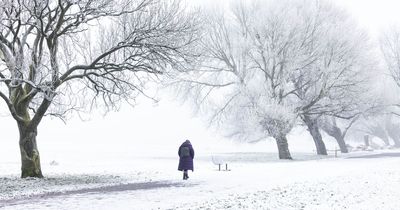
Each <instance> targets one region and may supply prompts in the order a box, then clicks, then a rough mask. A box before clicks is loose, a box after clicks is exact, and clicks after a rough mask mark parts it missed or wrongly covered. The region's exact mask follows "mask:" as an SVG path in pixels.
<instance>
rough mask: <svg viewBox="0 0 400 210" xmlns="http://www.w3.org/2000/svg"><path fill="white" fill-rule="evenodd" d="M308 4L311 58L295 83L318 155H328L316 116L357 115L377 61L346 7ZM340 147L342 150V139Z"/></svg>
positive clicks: (341, 116)
mask: <svg viewBox="0 0 400 210" xmlns="http://www.w3.org/2000/svg"><path fill="white" fill-rule="evenodd" d="M310 8H311V9H308V10H305V11H303V13H304V16H307V17H308V18H307V19H306V22H305V23H304V25H305V26H306V27H305V30H311V31H312V33H310V38H309V39H308V42H307V43H306V44H307V45H308V46H309V49H310V51H309V52H310V53H311V52H312V55H313V57H312V58H313V59H310V60H311V61H312V62H309V63H307V66H304V67H303V68H301V69H299V70H298V75H300V76H298V77H294V78H292V82H293V84H294V85H295V86H296V87H297V89H296V91H295V95H296V96H297V97H298V99H299V103H300V105H299V109H300V111H299V112H300V113H299V114H300V117H301V119H302V120H303V122H304V124H305V125H306V126H307V128H308V130H309V132H310V134H311V136H312V137H313V140H314V143H315V146H316V149H317V154H321V155H326V154H327V151H326V147H325V144H324V142H323V140H322V136H321V133H320V125H319V120H318V118H320V117H321V116H323V115H326V116H335V117H339V118H345V119H351V118H354V117H356V116H357V115H359V114H360V109H359V108H358V107H359V104H360V103H363V102H365V100H361V99H363V98H362V96H364V95H365V94H364V93H365V92H367V91H368V90H369V86H368V84H369V80H368V79H369V74H368V72H369V71H370V70H373V69H374V66H375V64H374V62H373V59H372V57H371V55H372V47H371V44H370V42H369V40H368V37H367V35H366V33H365V32H364V31H363V30H362V29H360V28H359V27H358V26H357V23H356V22H354V21H353V20H352V19H351V17H350V16H349V15H348V14H347V13H346V11H345V10H343V9H340V8H339V7H336V6H335V5H333V4H332V3H330V2H324V1H320V2H315V3H314V5H313V7H310ZM338 23H340V24H338ZM343 31H346V33H342V32H343ZM334 124H335V123H333V124H332V125H334ZM331 128H333V127H331ZM336 131H337V130H336ZM341 135H343V134H341ZM340 145H342V146H341V148H342V147H343V146H344V145H343V142H340ZM343 148H344V147H343Z"/></svg>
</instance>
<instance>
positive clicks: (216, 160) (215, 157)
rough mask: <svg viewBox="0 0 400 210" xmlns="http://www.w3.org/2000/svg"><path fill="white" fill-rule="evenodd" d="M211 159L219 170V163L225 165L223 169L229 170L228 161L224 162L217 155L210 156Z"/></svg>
mask: <svg viewBox="0 0 400 210" xmlns="http://www.w3.org/2000/svg"><path fill="white" fill-rule="evenodd" d="M211 160H212V162H213V163H214V165H218V171H221V165H225V171H230V170H228V162H226V161H225V160H224V159H223V158H221V157H218V156H212V157H211Z"/></svg>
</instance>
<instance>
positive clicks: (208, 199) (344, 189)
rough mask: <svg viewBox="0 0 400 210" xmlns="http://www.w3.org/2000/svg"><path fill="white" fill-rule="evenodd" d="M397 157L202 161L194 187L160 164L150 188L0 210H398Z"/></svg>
mask: <svg viewBox="0 0 400 210" xmlns="http://www.w3.org/2000/svg"><path fill="white" fill-rule="evenodd" d="M398 154H399V153H398V152H393V151H388V152H386V153H385V154H370V155H361V156H360V155H359V158H337V159H319V160H310V161H283V162H282V161H277V162H272V161H271V162H258V161H254V162H246V161H245V162H233V163H231V164H230V168H231V169H232V170H231V171H217V170H216V167H215V166H214V165H212V164H211V163H210V162H208V161H205V160H202V161H197V162H196V171H195V172H194V173H191V174H190V177H191V178H190V179H189V180H188V181H182V180H180V173H178V172H177V171H173V170H168V168H175V167H176V161H175V160H174V159H158V160H157V161H154V162H152V163H150V162H147V163H148V164H149V168H153V170H155V171H156V172H155V173H152V174H147V175H148V176H150V177H151V178H152V179H153V181H152V182H150V183H151V184H150V183H147V184H145V182H140V181H138V182H137V183H133V184H127V185H119V186H118V185H117V186H116V185H114V184H113V185H110V186H107V187H94V188H92V190H87V189H78V190H71V191H70V192H69V193H68V191H67V193H65V194H61V193H60V194H57V193H55V195H56V196H47V195H46V196H44V197H41V196H40V195H36V196H33V199H20V200H13V201H8V202H9V203H5V202H4V200H3V208H2V209H24V210H26V209H35V210H36V209H61V210H62V209H78V210H79V209H82V210H83V209H85V210H90V209H93V210H102V209H122V210H124V209H179V210H183V209H196V210H197V209H274V210H275V209H278V210H279V209H285V210H290V209H363V210H375V209H385V210H386V209H389V210H391V209H393V210H398V209H400V202H399V201H398V198H399V197H400V167H399V166H400V158H399V156H400V155H398ZM363 156H364V157H363ZM371 157H374V158H371ZM144 174H146V173H144ZM113 179H115V178H113ZM161 180H168V181H167V182H165V181H162V182H160V181H161ZM117 181H118V180H117ZM50 195H51V194H50ZM0 200H1V199H0ZM0 202H1V201H0Z"/></svg>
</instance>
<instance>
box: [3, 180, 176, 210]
mask: <svg viewBox="0 0 400 210" xmlns="http://www.w3.org/2000/svg"><path fill="white" fill-rule="evenodd" d="M182 186H183V184H182V183H171V182H160V181H158V182H143V183H130V184H120V185H110V186H104V187H95V188H83V189H78V190H67V191H63V192H48V193H42V194H35V195H32V196H27V197H22V198H15V199H8V200H0V208H1V207H8V208H11V207H12V206H16V205H20V204H29V203H36V202H38V201H39V200H49V199H57V198H58V197H61V198H65V197H69V196H73V195H81V194H107V193H111V192H123V191H135V190H150V189H159V188H166V187H182Z"/></svg>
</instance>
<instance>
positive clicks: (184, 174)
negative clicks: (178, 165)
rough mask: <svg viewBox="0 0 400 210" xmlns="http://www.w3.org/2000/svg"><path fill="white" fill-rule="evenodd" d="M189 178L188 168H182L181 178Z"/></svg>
mask: <svg viewBox="0 0 400 210" xmlns="http://www.w3.org/2000/svg"><path fill="white" fill-rule="evenodd" d="M188 178H189V176H188V170H183V180H186V179H188Z"/></svg>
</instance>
